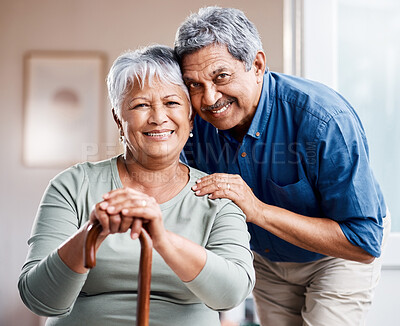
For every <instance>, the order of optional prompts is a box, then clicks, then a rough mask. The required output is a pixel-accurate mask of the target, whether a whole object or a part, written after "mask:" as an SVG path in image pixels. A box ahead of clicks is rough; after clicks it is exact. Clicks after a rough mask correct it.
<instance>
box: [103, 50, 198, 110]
mask: <svg viewBox="0 0 400 326" xmlns="http://www.w3.org/2000/svg"><path fill="white" fill-rule="evenodd" d="M154 77H156V78H158V79H159V80H160V81H161V82H163V83H168V84H174V85H177V86H180V87H181V88H182V89H183V90H184V92H185V93H186V96H187V98H188V100H189V103H190V97H189V92H188V90H187V87H186V85H185V84H184V82H183V79H182V74H181V70H180V68H179V64H178V60H177V57H176V54H175V53H174V50H173V49H172V48H170V47H168V46H164V45H158V44H156V45H150V46H147V47H143V48H140V49H137V50H135V51H127V52H125V53H123V54H121V55H120V56H119V57H118V58H117V59H116V60H115V61H114V63H113V65H112V67H111V69H110V72H109V73H108V76H107V88H108V97H109V99H110V102H111V106H112V107H113V108H114V110H115V113H116V114H117V116H118V117H121V116H120V113H121V105H122V102H123V100H124V98H125V96H126V94H127V93H128V92H129V91H130V90H131V89H132V87H133V86H134V84H135V81H136V82H138V83H139V85H140V87H141V88H143V86H144V83H145V82H146V81H148V83H149V85H152V81H153V79H154ZM190 110H191V107H190Z"/></svg>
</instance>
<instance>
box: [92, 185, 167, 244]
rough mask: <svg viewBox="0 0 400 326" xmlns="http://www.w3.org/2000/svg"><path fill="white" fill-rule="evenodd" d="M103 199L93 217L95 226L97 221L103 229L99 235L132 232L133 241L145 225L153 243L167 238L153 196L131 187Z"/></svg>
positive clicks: (105, 195)
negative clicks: (164, 237)
mask: <svg viewBox="0 0 400 326" xmlns="http://www.w3.org/2000/svg"><path fill="white" fill-rule="evenodd" d="M103 199H104V200H103V201H102V202H99V203H98V204H96V206H95V208H94V209H93V211H92V213H91V215H90V221H91V222H92V223H93V222H94V221H95V220H98V221H99V222H100V224H101V226H102V227H103V232H102V233H101V234H100V236H107V235H108V234H113V233H125V232H126V231H128V230H129V229H131V238H132V239H136V238H137V237H138V236H139V234H140V229H141V227H142V224H143V223H144V224H147V225H146V228H147V230H148V231H149V234H150V236H151V237H152V239H153V242H156V241H157V239H160V238H162V237H163V236H164V235H165V232H166V231H165V229H164V225H163V220H162V213H161V210H160V207H159V204H158V203H157V202H156V200H155V199H154V198H153V197H150V196H148V195H146V194H144V193H142V192H140V191H137V190H134V189H132V188H121V189H116V190H112V191H110V192H108V193H106V194H104V196H103Z"/></svg>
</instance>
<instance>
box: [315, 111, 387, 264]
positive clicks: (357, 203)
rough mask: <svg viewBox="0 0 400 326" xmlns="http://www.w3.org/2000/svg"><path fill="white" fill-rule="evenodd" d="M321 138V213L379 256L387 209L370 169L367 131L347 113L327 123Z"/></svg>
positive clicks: (348, 235)
mask: <svg viewBox="0 0 400 326" xmlns="http://www.w3.org/2000/svg"><path fill="white" fill-rule="evenodd" d="M321 135H322V137H321V139H322V141H321V142H320V144H321V145H320V149H319V150H320V151H319V158H320V159H319V162H318V166H317V168H318V180H319V181H318V190H319V192H320V195H321V208H322V212H323V214H324V215H325V216H326V217H328V218H331V219H333V220H335V221H337V222H338V223H339V224H340V226H341V229H342V231H343V233H344V234H345V236H346V237H347V239H348V240H349V241H350V242H351V243H352V244H354V245H356V246H359V247H361V248H363V249H364V250H365V251H367V252H368V253H370V254H371V255H373V256H375V257H378V256H379V255H380V246H381V241H382V236H383V227H382V224H383V218H384V215H385V212H386V207H385V203H384V200H383V196H382V194H381V191H380V189H379V185H378V183H377V182H376V180H375V177H374V175H373V173H372V171H371V168H370V163H369V157H368V155H369V154H368V146H367V142H366V138H365V134H364V131H363V130H362V127H361V125H360V124H359V123H358V120H357V118H356V117H355V116H353V115H352V114H350V113H348V112H346V113H340V114H338V115H336V116H334V117H333V118H332V119H331V120H330V121H329V122H328V123H326V125H325V126H324V128H323V130H322V133H321Z"/></svg>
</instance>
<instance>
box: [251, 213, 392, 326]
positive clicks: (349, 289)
mask: <svg viewBox="0 0 400 326" xmlns="http://www.w3.org/2000/svg"><path fill="white" fill-rule="evenodd" d="M389 232H390V214H387V216H386V217H385V218H384V237H383V244H382V246H383V245H384V244H385V242H386V239H387V235H388V233H389ZM254 267H255V270H256V277H257V280H256V285H255V288H254V291H253V296H254V300H255V303H256V308H257V314H258V317H259V319H260V322H261V325H262V326H347V325H348V326H358V325H360V326H361V325H364V324H365V317H366V314H367V312H368V310H369V308H370V306H371V303H372V297H373V294H374V290H375V287H376V286H377V284H378V281H379V277H380V271H381V259H380V258H377V259H375V260H374V262H373V263H371V264H362V263H358V262H354V261H350V260H345V259H341V258H333V257H325V258H322V259H320V260H318V261H315V262H310V263H280V262H271V261H269V260H268V259H266V258H264V257H262V256H260V255H259V254H257V253H254Z"/></svg>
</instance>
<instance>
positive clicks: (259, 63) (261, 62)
mask: <svg viewBox="0 0 400 326" xmlns="http://www.w3.org/2000/svg"><path fill="white" fill-rule="evenodd" d="M253 67H254V72H255V74H256V78H257V83H262V82H263V78H264V73H265V69H266V67H267V59H266V56H265V53H264V51H261V50H259V51H258V52H257V54H256V58H255V59H254V61H253Z"/></svg>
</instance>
